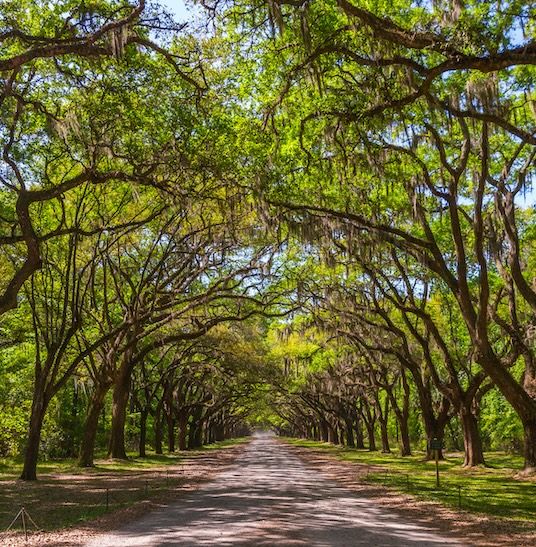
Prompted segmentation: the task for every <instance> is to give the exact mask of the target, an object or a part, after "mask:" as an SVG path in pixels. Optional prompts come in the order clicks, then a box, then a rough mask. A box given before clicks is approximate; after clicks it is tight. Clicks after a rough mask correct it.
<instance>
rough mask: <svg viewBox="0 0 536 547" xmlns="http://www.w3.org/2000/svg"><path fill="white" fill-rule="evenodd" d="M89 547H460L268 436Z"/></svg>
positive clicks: (251, 444)
mask: <svg viewBox="0 0 536 547" xmlns="http://www.w3.org/2000/svg"><path fill="white" fill-rule="evenodd" d="M86 545H87V547H102V546H106V547H121V546H128V547H138V546H157V545H158V546H172V545H181V546H189V547H190V546H191V547H193V546H197V545H215V546H217V545H240V546H246V545H247V546H260V545H263V546H266V545H277V546H289V547H290V546H298V545H301V546H318V547H320V546H353V545H368V546H374V547H380V546H386V547H389V546H395V545H396V546H425V545H426V546H431V547H432V546H433V547H436V546H437V547H439V546H444V545H458V546H459V545H461V544H460V543H459V542H457V541H455V540H453V539H452V540H449V539H448V538H447V537H441V536H440V535H439V534H438V533H436V532H435V531H433V530H430V529H427V528H424V527H422V526H420V525H417V524H414V523H412V522H408V521H407V520H404V519H402V518H401V517H397V516H395V515H393V514H391V513H389V512H388V511H387V510H386V509H384V508H383V509H380V508H378V507H375V506H374V503H373V502H372V501H371V500H369V499H366V498H363V497H360V496H359V495H357V494H355V493H352V492H350V491H348V490H346V489H345V488H344V487H342V486H340V485H337V484H334V483H333V481H331V480H330V479H329V478H328V477H326V476H324V475H322V474H320V473H318V472H316V471H314V470H312V469H310V468H309V467H307V466H305V465H304V464H303V463H302V462H301V461H300V460H299V459H298V458H297V457H296V456H295V455H294V454H292V453H291V451H290V450H289V449H287V448H286V447H285V446H284V445H282V444H280V443H278V442H277V441H276V440H275V439H274V438H273V437H271V436H270V435H267V434H260V435H257V436H256V437H255V438H254V439H253V440H252V442H251V443H250V444H249V445H248V446H247V447H246V448H245V450H244V451H243V452H242V454H241V455H240V456H239V458H238V459H237V460H236V462H235V464H234V465H233V466H232V468H231V469H230V470H228V471H225V472H224V473H222V474H221V475H219V476H218V477H217V478H216V479H215V480H214V481H212V482H210V483H208V484H206V485H205V486H203V487H202V488H201V489H200V490H197V491H195V492H192V493H190V494H187V495H186V496H185V497H184V498H182V499H180V500H179V501H177V502H174V503H172V504H169V505H166V506H165V507H162V508H161V509H160V510H157V511H154V512H152V513H149V514H147V515H146V516H144V517H142V518H141V519H139V520H137V521H136V522H133V523H130V524H129V525H128V526H125V527H124V528H121V529H119V530H117V531H116V532H114V533H112V534H110V533H109V534H107V535H105V536H101V537H99V538H97V539H94V540H93V541H91V542H90V543H87V544H86Z"/></svg>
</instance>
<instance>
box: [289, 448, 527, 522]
mask: <svg viewBox="0 0 536 547" xmlns="http://www.w3.org/2000/svg"><path fill="white" fill-rule="evenodd" d="M285 440H286V442H288V443H290V444H293V445H295V446H299V447H304V448H314V449H316V450H321V451H324V452H326V453H328V454H332V455H334V456H336V457H337V458H339V459H341V460H344V461H350V462H353V463H355V464H356V465H358V466H360V467H359V468H358V469H356V472H359V473H360V475H361V477H362V479H363V480H365V481H367V482H370V483H376V484H382V485H384V486H388V487H391V488H393V489H396V490H398V491H403V492H407V493H410V494H412V495H414V496H417V497H420V498H425V499H430V500H434V501H438V502H441V503H443V504H445V505H448V506H451V507H461V508H462V509H465V510H469V511H472V512H477V513H483V514H486V515H494V516H500V517H507V518H513V519H519V520H528V521H533V522H536V482H535V479H534V478H533V477H532V478H521V477H519V476H518V472H519V469H520V468H521V467H522V464H523V461H522V459H521V458H520V457H518V456H511V455H507V454H504V453H498V452H488V453H486V460H487V467H477V468H473V469H464V468H463V467H462V463H463V456H462V455H461V454H451V453H448V454H447V457H446V459H445V460H444V461H441V462H439V473H440V486H439V488H437V487H436V482H435V462H427V461H424V457H423V454H422V453H416V454H414V455H413V456H409V457H404V458H403V457H401V456H398V455H396V454H381V453H379V452H368V451H367V450H358V449H352V448H345V447H340V446H333V445H331V444H328V443H322V442H316V441H306V440H301V439H285Z"/></svg>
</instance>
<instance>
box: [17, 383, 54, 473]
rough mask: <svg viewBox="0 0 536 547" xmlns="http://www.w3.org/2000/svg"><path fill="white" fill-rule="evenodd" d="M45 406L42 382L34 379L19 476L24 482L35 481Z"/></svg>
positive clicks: (46, 403)
mask: <svg viewBox="0 0 536 547" xmlns="http://www.w3.org/2000/svg"><path fill="white" fill-rule="evenodd" d="M47 406H48V402H47V400H46V397H45V394H44V386H43V382H42V381H39V380H38V379H36V382H35V387H34V394H33V400H32V412H31V415H30V424H29V428H28V440H27V442H26V448H25V451H24V467H23V469H22V473H21V476H20V478H21V479H22V480H25V481H35V480H37V461H38V458H39V443H40V442H41V430H42V428H43V420H44V418H45V412H46V409H47Z"/></svg>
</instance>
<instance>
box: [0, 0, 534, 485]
mask: <svg viewBox="0 0 536 547" xmlns="http://www.w3.org/2000/svg"><path fill="white" fill-rule="evenodd" d="M200 4H201V5H200V6H199V7H198V14H199V15H198V19H199V20H198V21H197V22H196V28H194V27H192V25H191V24H187V23H178V22H177V21H175V20H174V17H173V16H172V14H170V13H167V12H166V11H165V9H164V8H163V7H161V6H159V5H158V3H151V4H148V3H147V4H146V3H145V2H144V1H143V0H139V1H138V2H137V3H135V5H132V4H129V3H127V2H126V1H123V0H99V1H95V2H89V3H80V2H74V1H71V0H61V1H60V0H58V1H55V2H52V3H51V2H44V1H40V0H24V1H23V2H21V1H17V2H15V1H13V2H4V3H3V4H2V6H1V7H0V42H1V44H2V46H3V47H2V53H1V54H0V87H1V91H0V132H1V134H2V156H1V159H0V165H1V166H0V185H1V187H0V253H1V257H2V259H1V263H0V268H1V271H2V280H1V282H0V314H1V315H0V329H1V330H0V332H1V339H0V375H1V376H2V379H3V380H4V381H3V382H2V383H1V384H0V454H3V455H17V454H23V455H24V470H23V473H22V478H24V479H35V478H36V465H37V462H38V459H39V457H40V453H41V455H42V454H43V452H44V453H45V454H46V455H49V456H58V457H60V456H77V457H78V458H79V462H80V465H82V466H90V465H92V464H93V460H94V457H95V453H96V451H98V452H103V451H107V452H108V454H109V455H110V456H111V457H114V458H126V457H127V452H128V450H131V449H133V448H137V450H138V451H139V453H140V455H142V456H143V455H145V453H146V450H147V447H148V446H151V447H152V448H153V449H154V450H155V451H156V452H157V453H161V452H162V451H163V447H164V444H167V448H168V450H170V451H173V450H175V449H176V448H179V449H181V450H183V449H187V448H193V447H196V446H199V445H201V444H203V443H205V442H211V441H213V440H218V439H222V438H224V437H226V436H230V435H233V434H237V433H238V432H239V431H242V430H244V428H245V427H248V426H249V427H251V426H255V425H263V426H271V427H275V428H276V429H277V430H278V431H280V432H282V433H288V434H292V435H299V436H304V437H310V438H316V439H323V440H329V441H332V442H335V443H344V444H347V445H349V446H357V447H360V448H362V447H364V446H365V445H366V446H368V448H369V449H370V450H375V449H376V446H377V445H376V440H377V437H378V435H379V439H380V441H381V449H382V450H383V451H386V452H388V451H390V450H392V445H393V441H394V439H396V441H397V442H398V443H399V445H400V452H401V454H402V455H409V454H411V452H412V451H415V450H420V449H422V450H424V451H425V453H426V455H427V457H428V458H431V457H432V450H431V443H432V440H433V439H439V440H442V441H443V443H444V445H445V447H446V449H447V450H448V449H456V450H462V449H463V451H464V454H465V461H464V463H465V465H466V466H474V465H483V464H485V451H486V450H487V449H490V448H494V449H503V450H514V451H522V452H523V454H524V458H525V469H526V471H527V472H531V471H534V469H536V345H535V336H534V334H535V332H536V323H535V321H536V285H535V283H534V279H535V272H536V270H535V268H536V261H535V258H536V255H535V251H534V249H535V246H534V238H535V235H536V224H535V222H536V217H535V211H534V205H533V204H534V201H535V200H534V193H533V178H534V173H535V170H534V165H535V163H534V159H535V156H536V147H535V146H536V96H535V90H534V81H535V76H536V73H535V63H536V41H535V40H536V37H535V26H534V22H535V18H534V15H535V14H534V8H533V7H532V6H531V5H530V4H529V3H527V2H523V1H518V0H512V1H506V2H504V1H502V2H471V1H466V2H460V1H457V0H455V1H452V2H451V1H449V2H447V1H443V0H441V1H436V2H407V1H406V0H400V1H395V2H383V1H376V0H359V1H358V0H351V1H347V0H281V1H279V0H269V1H265V0H237V1H234V2H230V1H223V0H204V1H202V2H200ZM13 408H16V411H13ZM44 439H46V440H47V442H46V443H45V442H44ZM166 441H167V443H166Z"/></svg>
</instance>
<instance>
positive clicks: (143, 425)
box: [139, 410, 149, 458]
mask: <svg viewBox="0 0 536 547" xmlns="http://www.w3.org/2000/svg"><path fill="white" fill-rule="evenodd" d="M148 416H149V412H148V411H147V410H142V411H141V413H140V445H139V455H140V458H145V457H146V456H147V452H146V444H147V417H148Z"/></svg>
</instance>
